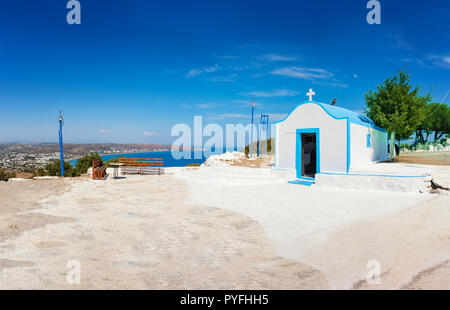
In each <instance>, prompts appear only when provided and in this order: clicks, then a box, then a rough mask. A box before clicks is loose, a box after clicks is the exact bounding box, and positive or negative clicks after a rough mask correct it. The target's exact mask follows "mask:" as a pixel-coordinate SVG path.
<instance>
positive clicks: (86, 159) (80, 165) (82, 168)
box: [64, 153, 103, 175]
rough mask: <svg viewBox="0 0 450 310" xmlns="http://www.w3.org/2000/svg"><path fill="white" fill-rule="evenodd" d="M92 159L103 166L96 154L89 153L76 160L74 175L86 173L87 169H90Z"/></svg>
mask: <svg viewBox="0 0 450 310" xmlns="http://www.w3.org/2000/svg"><path fill="white" fill-rule="evenodd" d="M94 159H99V160H100V161H101V163H102V165H103V160H102V158H101V157H100V155H99V154H98V153H90V154H89V155H86V156H83V157H81V158H80V159H78V162H77V165H76V166H75V170H76V173H77V174H78V175H81V174H84V173H87V171H88V169H89V168H90V167H92V160H94ZM64 169H65V168H64Z"/></svg>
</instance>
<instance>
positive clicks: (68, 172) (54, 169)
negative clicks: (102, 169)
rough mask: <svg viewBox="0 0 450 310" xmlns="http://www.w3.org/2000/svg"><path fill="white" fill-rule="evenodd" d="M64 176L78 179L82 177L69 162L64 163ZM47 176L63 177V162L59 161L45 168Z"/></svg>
mask: <svg viewBox="0 0 450 310" xmlns="http://www.w3.org/2000/svg"><path fill="white" fill-rule="evenodd" d="M63 165H64V176H65V177H76V176H80V174H79V173H78V171H77V170H76V169H75V168H74V167H73V166H72V165H71V164H69V163H68V162H66V161H64V162H63ZM45 170H46V174H47V175H49V176H61V161H60V160H59V159H57V160H55V161H54V162H52V163H50V164H48V165H47V166H45Z"/></svg>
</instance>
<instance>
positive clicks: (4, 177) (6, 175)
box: [0, 169, 16, 182]
mask: <svg viewBox="0 0 450 310" xmlns="http://www.w3.org/2000/svg"><path fill="white" fill-rule="evenodd" d="M15 177H16V173H15V172H6V171H5V170H3V169H0V181H6V182H7V181H8V180H9V179H12V178H15Z"/></svg>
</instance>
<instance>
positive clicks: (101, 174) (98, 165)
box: [92, 158, 106, 180]
mask: <svg viewBox="0 0 450 310" xmlns="http://www.w3.org/2000/svg"><path fill="white" fill-rule="evenodd" d="M104 179H106V167H105V166H102V160H101V159H98V158H97V159H93V160H92V180H104Z"/></svg>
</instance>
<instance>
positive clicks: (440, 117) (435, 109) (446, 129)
mask: <svg viewBox="0 0 450 310" xmlns="http://www.w3.org/2000/svg"><path fill="white" fill-rule="evenodd" d="M433 133H434V141H439V139H441V138H442V137H444V136H445V135H448V134H449V133H450V107H449V106H448V105H446V104H441V103H430V104H428V105H427V108H426V112H425V118H424V120H423V121H422V123H421V124H420V125H419V127H418V128H417V131H416V144H417V143H421V144H424V143H426V142H428V138H429V137H430V136H431V135H432V134H433Z"/></svg>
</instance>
